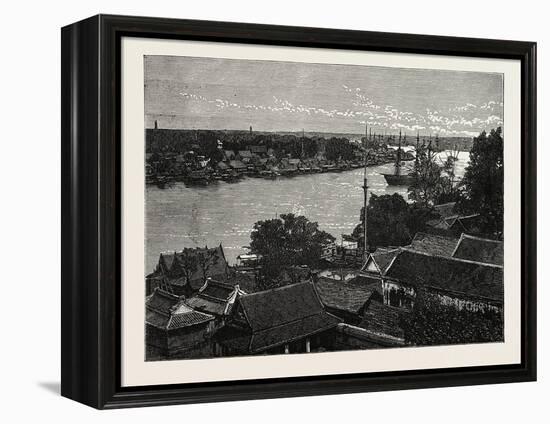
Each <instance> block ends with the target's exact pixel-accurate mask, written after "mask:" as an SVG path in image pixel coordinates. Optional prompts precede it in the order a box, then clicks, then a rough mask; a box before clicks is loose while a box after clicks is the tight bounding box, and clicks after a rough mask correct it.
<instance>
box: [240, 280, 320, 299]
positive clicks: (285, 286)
mask: <svg viewBox="0 0 550 424" xmlns="http://www.w3.org/2000/svg"><path fill="white" fill-rule="evenodd" d="M300 284H312V283H311V282H309V281H298V282H297V283H292V284H286V285H284V286H279V287H273V288H271V289H267V290H262V291H259V292H254V293H247V294H245V295H243V296H242V298H248V297H252V296H256V295H259V294H264V293H268V292H273V291H275V290H282V289H287V288H290V287H294V286H298V285H300Z"/></svg>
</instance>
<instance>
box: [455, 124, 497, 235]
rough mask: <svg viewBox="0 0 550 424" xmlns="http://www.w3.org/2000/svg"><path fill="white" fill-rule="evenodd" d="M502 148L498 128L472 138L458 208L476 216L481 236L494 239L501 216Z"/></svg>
mask: <svg viewBox="0 0 550 424" xmlns="http://www.w3.org/2000/svg"><path fill="white" fill-rule="evenodd" d="M503 146H504V140H503V138H502V128H501V127H498V128H497V129H496V130H491V132H490V133H489V135H487V133H486V132H485V131H483V132H482V133H481V134H480V135H479V136H478V137H475V138H474V144H473V146H472V150H471V151H470V163H469V165H468V166H467V167H466V170H465V173H464V178H463V179H462V184H461V185H462V188H463V196H462V198H461V200H460V201H459V204H458V206H459V209H460V210H461V211H462V212H464V213H479V214H480V215H481V216H482V217H483V220H484V223H485V229H484V230H485V231H484V232H486V233H491V234H495V235H497V236H499V235H501V234H502V229H503V215H504V201H503V197H504V157H503V155H504V148H503Z"/></svg>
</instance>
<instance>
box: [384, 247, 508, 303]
mask: <svg viewBox="0 0 550 424" xmlns="http://www.w3.org/2000/svg"><path fill="white" fill-rule="evenodd" d="M386 277H389V278H392V279H396V280H399V281H401V282H403V283H406V284H411V285H414V286H421V287H422V286H424V287H430V286H431V287H435V288H438V289H442V290H447V291H452V292H459V293H464V294H466V295H469V296H477V297H485V298H489V299H492V300H496V301H499V302H502V301H503V297H504V287H503V277H502V267H500V266H496V265H489V264H483V263H479V262H472V261H467V260H463V259H456V258H447V257H442V256H434V255H429V254H426V253H420V252H415V251H412V250H408V249H403V250H401V252H399V254H398V255H397V256H396V258H395V260H394V261H393V262H392V264H391V265H390V267H389V268H388V270H387V271H386Z"/></svg>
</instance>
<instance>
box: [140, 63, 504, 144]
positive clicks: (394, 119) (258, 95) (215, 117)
mask: <svg viewBox="0 0 550 424" xmlns="http://www.w3.org/2000/svg"><path fill="white" fill-rule="evenodd" d="M144 66H145V73H144V75H145V81H144V85H145V126H146V128H153V127H154V122H155V120H157V121H158V126H159V128H187V129H190V128H193V129H230V130H248V129H249V127H250V126H252V127H253V129H254V130H258V131H302V130H305V131H306V132H308V131H315V132H330V133H352V134H360V133H364V132H365V125H368V126H369V128H372V131H373V132H376V133H377V134H380V133H394V134H395V133H397V132H399V130H401V131H403V132H404V133H405V134H411V135H412V134H416V133H417V132H419V133H420V134H421V135H428V134H434V135H435V134H439V135H440V136H463V137H470V136H475V135H478V134H479V133H480V132H481V131H482V130H486V131H488V130H490V129H492V128H496V127H498V126H501V125H502V124H503V122H502V120H503V103H502V102H503V77H502V75H501V74H496V73H481V72H459V71H441V70H431V69H405V68H389V67H371V66H358V65H327V64H313V63H293V62H275V61H259V60H236V59H218V58H196V57H182V56H145V58H144Z"/></svg>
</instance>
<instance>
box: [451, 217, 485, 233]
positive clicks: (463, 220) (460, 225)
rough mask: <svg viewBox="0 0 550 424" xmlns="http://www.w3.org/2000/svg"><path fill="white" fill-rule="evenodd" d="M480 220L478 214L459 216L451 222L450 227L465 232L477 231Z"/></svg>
mask: <svg viewBox="0 0 550 424" xmlns="http://www.w3.org/2000/svg"><path fill="white" fill-rule="evenodd" d="M482 220H483V218H482V216H481V215H480V214H474V215H468V216H460V217H458V218H456V220H455V221H454V222H453V223H452V224H451V229H453V231H454V230H455V229H456V230H457V231H462V232H465V233H477V232H478V231H479V230H480V226H481V224H482Z"/></svg>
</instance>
